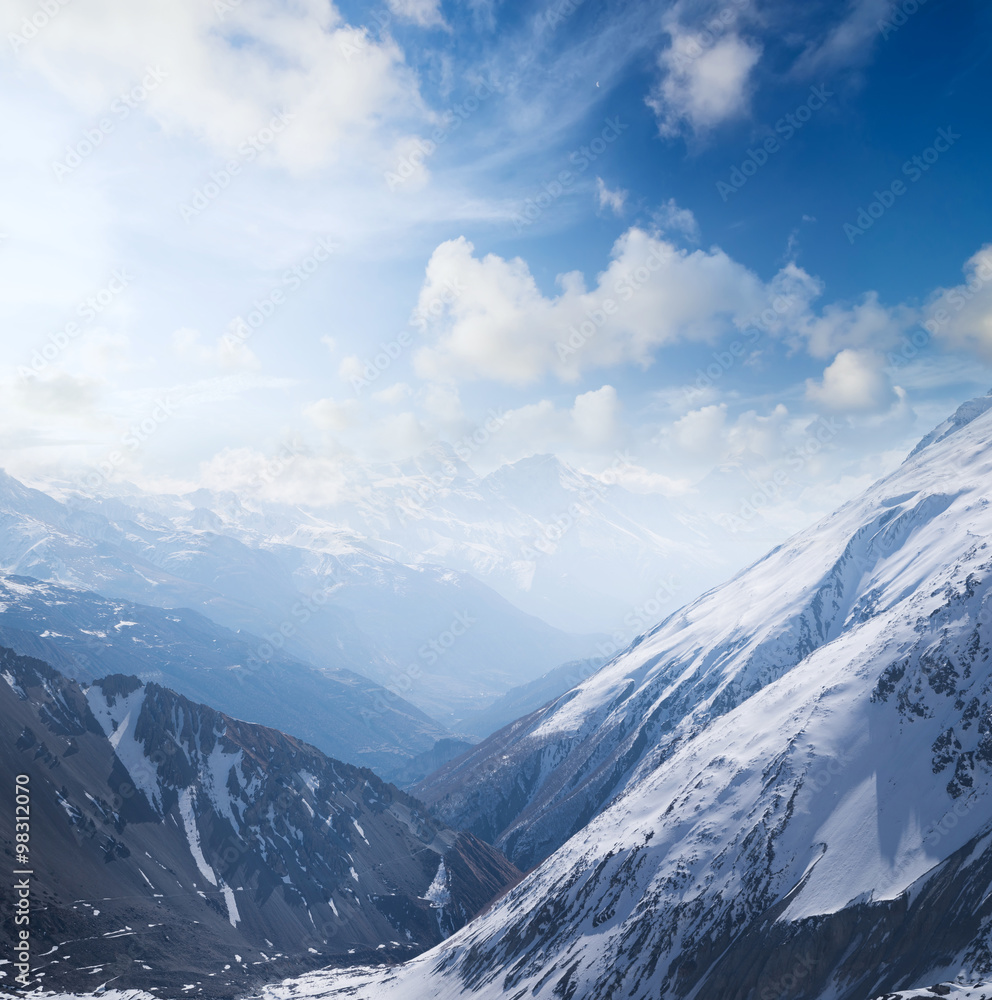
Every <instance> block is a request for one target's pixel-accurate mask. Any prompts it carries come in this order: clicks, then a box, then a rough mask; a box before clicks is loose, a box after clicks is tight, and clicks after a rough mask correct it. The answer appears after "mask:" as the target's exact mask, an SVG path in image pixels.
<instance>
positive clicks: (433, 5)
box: [386, 0, 447, 28]
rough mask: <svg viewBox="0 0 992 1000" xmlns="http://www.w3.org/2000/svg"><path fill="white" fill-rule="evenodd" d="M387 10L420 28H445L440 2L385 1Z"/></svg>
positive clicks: (423, 0) (427, 0) (422, 0)
mask: <svg viewBox="0 0 992 1000" xmlns="http://www.w3.org/2000/svg"><path fill="white" fill-rule="evenodd" d="M386 2H387V3H388V5H389V9H390V10H391V11H392V12H393V13H394V14H395V15H396V16H397V17H399V18H401V19H402V20H404V21H411V22H413V23H414V24H417V25H419V26H420V27H421V28H441V27H445V28H446V27H447V24H445V20H444V15H443V14H442V13H441V3H440V0H386Z"/></svg>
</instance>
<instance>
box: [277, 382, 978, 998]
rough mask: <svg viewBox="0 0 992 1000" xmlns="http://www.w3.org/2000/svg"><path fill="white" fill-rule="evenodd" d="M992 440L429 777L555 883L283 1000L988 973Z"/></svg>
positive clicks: (672, 993)
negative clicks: (426, 945)
mask: <svg viewBox="0 0 992 1000" xmlns="http://www.w3.org/2000/svg"><path fill="white" fill-rule="evenodd" d="M990 441H992V395H990V396H988V397H983V398H982V399H980V400H976V401H974V402H973V403H972V404H968V405H967V406H965V407H963V408H962V409H961V410H960V411H959V412H958V414H957V415H955V417H953V418H951V419H950V420H949V421H947V422H946V423H945V424H944V425H942V426H941V427H940V428H938V429H937V430H936V431H935V432H934V433H933V434H932V435H930V436H929V437H928V439H926V440H925V442H923V444H922V445H921V447H920V448H918V449H917V450H916V451H914V453H913V454H912V455H911V456H910V457H909V458H907V460H906V461H905V462H904V464H903V465H902V466H901V467H900V468H899V469H898V470H897V471H896V472H894V473H893V474H892V475H890V476H888V477H886V478H885V479H883V480H881V481H880V482H878V483H877V484H875V486H873V487H872V488H870V489H869V490H868V491H866V492H865V493H864V494H863V495H862V496H861V497H859V498H858V499H856V500H854V501H852V502H850V503H848V504H846V505H845V506H844V507H842V508H841V509H839V510H838V511H837V512H836V513H835V514H834V515H832V516H830V517H828V518H826V519H824V520H823V521H822V522H820V523H819V524H817V525H816V526H815V527H813V528H811V529H809V530H808V531H805V532H802V533H801V534H799V535H797V536H796V537H794V538H793V539H791V540H790V541H789V542H787V543H786V544H784V545H782V546H781V547H779V548H778V549H776V550H774V551H773V552H771V553H770V554H769V555H768V556H767V557H766V558H764V559H763V560H761V561H760V562H758V563H757V564H755V565H754V566H753V567H751V568H750V569H748V570H746V571H744V572H743V573H741V574H739V575H738V576H737V577H736V578H735V579H733V580H731V581H730V582H729V583H727V584H725V585H724V586H722V587H719V588H717V589H715V590H714V591H711V592H710V593H708V594H706V595H704V596H703V597H701V598H699V599H698V600H696V601H694V602H693V603H691V604H690V605H688V606H687V607H686V608H684V609H683V610H682V611H680V612H678V613H677V614H675V615H672V616H671V617H669V618H668V619H666V620H665V621H664V622H662V623H661V624H660V625H658V626H657V627H655V628H654V629H652V630H651V631H650V632H648V633H646V634H645V635H644V636H642V637H640V638H639V639H638V640H636V641H635V642H634V643H632V644H631V646H630V647H629V648H628V649H627V650H625V651H624V652H623V653H622V654H620V655H619V656H617V657H616V658H615V659H614V660H613V661H611V662H610V663H609V664H607V665H606V666H605V667H604V668H603V669H602V670H600V671H599V672H598V673H596V674H595V675H593V676H592V677H591V678H589V679H588V680H586V681H584V682H583V683H581V684H580V685H578V687H576V688H575V689H573V690H572V691H570V692H568V693H567V694H566V695H564V696H563V697H561V698H559V699H557V700H556V701H555V702H553V703H552V704H550V705H548V706H547V707H545V708H544V709H541V710H539V711H538V712H535V713H533V714H532V715H531V716H529V717H527V718H525V719H523V720H520V721H518V722H517V723H515V724H513V725H512V726H510V727H507V728H506V729H504V730H502V731H501V732H500V733H497V734H495V735H494V736H493V737H491V738H490V739H489V740H487V741H485V742H484V743H483V744H480V745H479V747H477V748H476V749H475V750H473V751H470V752H469V753H468V754H467V755H465V756H463V757H461V758H459V759H458V760H456V761H454V762H452V764H450V765H448V766H447V767H446V768H443V769H442V770H441V772H440V773H439V774H438V775H436V776H434V777H433V778H431V779H428V781H426V782H424V783H423V784H422V785H421V786H419V788H420V789H421V790H422V791H423V792H424V793H425V794H431V797H432V800H433V802H434V803H435V808H436V809H437V811H438V813H439V814H440V815H443V816H450V817H452V818H453V819H454V820H455V821H456V822H463V821H467V822H468V823H469V824H471V828H474V829H477V830H478V829H482V828H484V827H485V826H486V824H489V825H490V826H491V827H492V828H493V829H496V830H497V831H498V832H499V843H501V844H502V845H504V846H505V848H506V850H507V851H508V853H509V855H510V857H511V858H513V859H515V860H516V861H517V863H518V864H519V865H520V866H521V867H526V866H528V865H529V864H532V863H535V862H540V863H539V864H538V867H537V868H536V869H535V870H534V871H532V872H531V873H530V875H529V876H528V877H527V878H526V879H525V880H524V881H523V882H522V883H521V884H520V885H519V886H517V887H516V888H515V889H513V890H511V891H510V892H509V893H508V894H507V895H506V896H504V897H502V898H501V899H500V900H499V901H497V902H496V903H495V904H494V906H493V907H492V908H491V909H490V910H489V911H488V912H487V913H486V914H484V915H483V916H481V917H480V918H478V919H477V920H475V921H474V922H473V923H472V924H470V925H469V926H467V927H466V928H464V929H463V930H462V931H460V932H459V933H458V934H456V935H455V936H454V937H452V938H451V939H450V940H448V941H446V942H445V943H444V944H442V945H441V946H440V947H439V948H437V949H435V950H434V951H432V952H430V953H428V954H427V955H425V956H423V957H422V958H420V959H416V960H413V961H411V962H410V963H407V964H406V965H405V966H403V967H402V968H401V969H399V970H396V971H395V972H390V973H387V974H383V973H371V972H370V973H363V974H348V975H344V976H314V977H310V978H307V979H305V980H301V981H298V982H294V983H289V984H286V985H285V986H283V987H278V988H271V989H270V990H269V992H268V995H269V996H272V997H302V996H333V995H343V994H340V992H338V993H337V994H336V993H335V991H341V990H347V991H350V992H348V993H347V995H348V996H349V997H352V998H354V1000H372V998H375V1000H408V998H409V1000H413V998H417V997H422V996H431V997H434V998H436V1000H448V998H455V997H461V996H464V995H467V994H471V995H472V996H473V997H475V998H478V1000H487V998H490V997H492V998H495V997H504V996H506V997H510V998H512V1000H522V998H523V997H525V996H527V997H529V996H541V995H547V996H549V997H561V998H565V1000H611V998H612V1000H621V998H623V1000H649V998H652V1000H653V998H657V997H659V996H664V997H666V998H672V1000H675V998H683V997H685V998H688V997H692V998H694V1000H717V998H719V1000H734V998H740V1000H744V998H754V997H761V998H762V1000H764V998H766V997H782V998H787V1000H791V998H796V1000H798V998H813V997H815V998H819V1000H863V998H866V997H877V996H880V995H882V994H884V993H886V992H893V991H906V990H914V989H916V988H919V987H921V986H923V985H925V984H932V983H942V982H951V981H954V982H958V983H965V984H966V983H975V982H979V981H982V980H985V979H987V978H988V977H989V976H990V974H992V820H990V816H992V547H990V542H989V538H990V536H992V504H990V501H989V493H990V490H992V447H990ZM542 859H543V860H542ZM909 995H911V996H913V995H916V994H915V993H910V994H909Z"/></svg>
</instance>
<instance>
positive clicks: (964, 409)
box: [907, 389, 992, 459]
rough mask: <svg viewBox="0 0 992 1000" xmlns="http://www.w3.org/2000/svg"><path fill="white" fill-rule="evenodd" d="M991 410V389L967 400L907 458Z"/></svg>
mask: <svg viewBox="0 0 992 1000" xmlns="http://www.w3.org/2000/svg"><path fill="white" fill-rule="evenodd" d="M990 408H992V389H990V390H989V391H988V392H987V393H986V394H985V395H984V396H976V397H975V398H974V399H969V400H968V401H967V402H966V403H962V404H961V405H960V406H959V407H958V408H957V409H956V410H955V411H954V413H952V414H951V416H949V417H948V418H947V419H946V420H945V421H944V422H943V423H941V424H938V425H937V426H936V427H935V428H934V429H933V430H932V431H931V432H930V433H929V434H927V436H926V437H925V438H923V440H922V441H920V443H919V444H918V445H917V446H916V447H915V448H914V449H913V450H912V451H911V452H910V453H909V455H908V456H907V459H908V458H913V457H914V456H915V455H918V454H919V453H920V452H921V451H923V449H924V448H928V447H929V446H930V445H932V444H936V443H937V442H938V441H943V440H944V438H946V437H949V436H950V435H951V434H954V433H955V432H956V431H959V430H960V429H961V428H962V427H966V426H967V425H968V424H970V423H971V422H972V420H975V419H976V418H977V417H980V416H981V415H982V414H983V413H985V412H986V411H987V410H988V409H990Z"/></svg>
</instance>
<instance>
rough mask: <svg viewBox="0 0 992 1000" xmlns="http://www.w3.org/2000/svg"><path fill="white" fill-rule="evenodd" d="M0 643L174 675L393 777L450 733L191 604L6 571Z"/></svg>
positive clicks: (84, 673)
mask: <svg viewBox="0 0 992 1000" xmlns="http://www.w3.org/2000/svg"><path fill="white" fill-rule="evenodd" d="M0 644H3V645H6V646H9V647H10V648H11V649H14V650H15V651H16V652H18V653H21V654H24V655H28V656H36V657H39V658H40V659H43V660H45V661H46V662H48V663H51V664H52V665H54V666H56V667H57V668H58V669H59V670H60V671H61V672H62V673H64V674H66V675H67V676H69V677H72V678H74V679H76V680H80V681H84V682H89V681H93V680H95V679H96V678H97V677H104V676H106V675H107V674H112V673H127V674H135V675H137V676H138V677H139V678H140V679H141V680H143V681H154V682H157V683H159V684H163V685H167V686H168V687H170V688H173V689H174V690H176V691H178V692H180V693H181V694H184V695H186V696H187V697H190V698H193V699H195V700H197V701H202V702H205V703H207V704H212V705H222V706H223V708H224V710H225V711H226V712H228V713H230V714H233V715H235V716H237V717H238V718H242V719H246V720H248V721H250V722H258V723H261V724H262V725H266V726H271V727H273V728H275V729H281V730H282V731H283V732H291V733H295V734H296V735H298V736H299V737H301V738H302V739H305V740H307V741H308V742H310V743H312V744H313V745H314V746H316V747H318V748H319V749H321V750H323V751H324V753H327V754H330V755H331V756H332V757H337V758H338V759H340V760H346V761H348V762H350V763H352V764H358V765H363V766H366V767H371V768H373V769H374V770H375V771H376V773H377V774H379V775H380V776H382V777H384V778H386V779H387V780H390V781H391V780H394V779H396V780H402V779H401V778H400V773H401V772H403V773H406V770H407V769H408V768H409V766H410V765H411V764H412V763H413V761H414V760H415V759H417V758H419V757H421V756H422V755H424V754H429V753H431V751H433V749H434V747H435V746H436V745H437V743H438V741H442V740H446V739H448V738H449V737H450V733H449V732H448V731H447V730H446V729H445V728H444V727H443V726H441V725H439V724H438V723H436V722H435V721H434V720H433V719H430V718H429V717H428V716H426V715H425V714H424V713H423V712H421V711H420V709H418V708H416V707H415V706H413V705H411V704H410V703H409V702H407V701H404V700H403V699H402V698H400V697H398V696H397V695H396V694H395V693H393V692H391V691H387V690H386V689H385V688H383V687H380V686H379V685H378V684H375V683H374V682H373V681H370V680H369V679H368V678H367V677H363V676H361V675H360V674H357V673H354V672H353V671H351V670H345V669H343V668H340V667H339V668H335V667H325V668H324V669H322V670H318V669H317V668H315V667H312V666H309V665H307V664H305V663H301V662H300V661H298V660H294V659H293V658H292V657H289V656H286V655H284V654H282V653H279V652H274V653H273V654H272V655H271V656H270V657H267V658H265V659H263V658H262V657H261V656H260V655H259V647H260V646H261V645H262V644H263V640H261V639H259V638H258V636H252V635H250V634H248V633H246V632H239V633H235V632H232V631H230V630H229V629H226V628H223V627H222V626H220V625H216V624H215V623H214V622H212V621H210V620H209V619H208V618H205V617H204V616H203V615H200V614H198V613H197V612H195V611H190V610H189V609H170V610H164V609H161V608H152V607H147V606H145V605H141V604H134V603H132V602H130V601H120V600H114V601H112V600H108V599H106V598H103V597H100V596H99V595H97V594H94V593H92V592H91V591H86V590H78V589H74V588H70V587H62V586H59V585H58V584H53V583H43V582H40V581H38V580H32V579H30V578H28V577H21V576H5V575H3V574H0ZM450 756H453V754H452V755H450ZM450 756H449V757H446V758H444V759H445V760H447V759H450ZM441 763H443V761H442V760H438V762H437V764H436V765H435V767H436V766H438V765H439V764H441ZM427 770H433V768H428V769H427ZM427 770H422V771H421V772H420V774H419V775H418V777H422V776H423V775H424V774H426V773H427Z"/></svg>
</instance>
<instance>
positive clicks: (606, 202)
mask: <svg viewBox="0 0 992 1000" xmlns="http://www.w3.org/2000/svg"><path fill="white" fill-rule="evenodd" d="M596 195H597V197H598V198H599V207H600V208H609V209H610V211H611V212H614V213H615V214H616V215H622V214H623V206H624V202H626V200H627V192H626V191H623V190H620V189H619V188H618V189H617V190H616V191H612V190H610V188H608V187H607V186H606V182H605V181H604V180H603V178H602V177H597V178H596Z"/></svg>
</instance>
